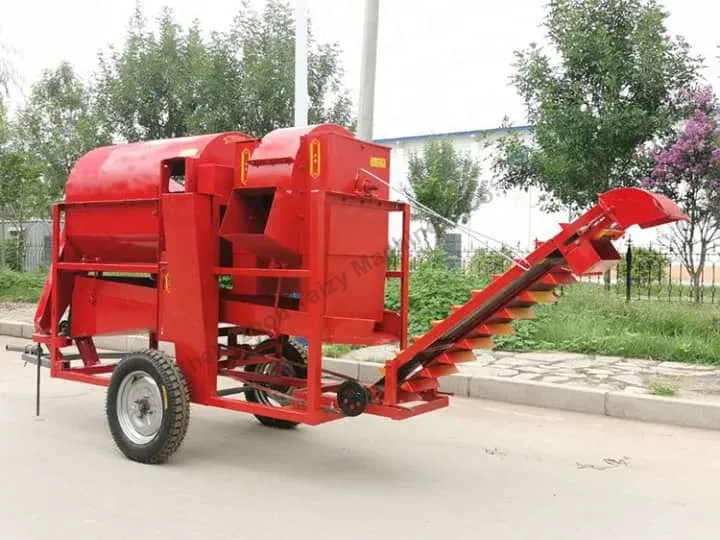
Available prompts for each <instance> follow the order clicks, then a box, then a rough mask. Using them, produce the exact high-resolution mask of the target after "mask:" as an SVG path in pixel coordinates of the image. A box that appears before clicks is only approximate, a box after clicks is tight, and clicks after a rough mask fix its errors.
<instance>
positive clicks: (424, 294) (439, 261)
mask: <svg viewBox="0 0 720 540" xmlns="http://www.w3.org/2000/svg"><path fill="white" fill-rule="evenodd" d="M413 262H414V265H413V270H412V272H411V273H410V295H409V305H410V322H409V332H410V335H411V336H414V335H418V334H422V333H425V332H427V331H428V330H429V329H430V328H431V323H432V321H436V320H440V319H444V318H445V317H447V315H448V314H449V313H450V309H451V308H452V306H454V305H457V304H464V303H465V302H467V301H468V300H469V299H470V293H471V292H472V291H473V290H474V289H480V288H482V287H484V286H485V285H486V284H487V283H488V280H487V279H483V278H481V277H478V276H473V275H467V274H463V273H462V272H459V271H456V270H451V269H450V268H448V265H447V260H446V256H445V254H444V253H443V252H442V251H440V250H435V251H428V252H426V253H424V254H422V255H420V256H419V257H417V258H416V259H415V261H413ZM385 306H386V308H387V309H391V310H395V311H397V310H399V309H400V282H399V280H390V281H389V282H388V286H387V287H386V290H385Z"/></svg>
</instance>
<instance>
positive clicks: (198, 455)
mask: <svg viewBox="0 0 720 540" xmlns="http://www.w3.org/2000/svg"><path fill="white" fill-rule="evenodd" d="M354 421H356V422H363V423H364V419H356V420H354ZM346 428H347V426H341V425H339V424H338V425H334V424H332V423H330V424H326V425H321V426H305V425H301V426H298V427H297V428H295V429H291V430H279V429H274V428H268V427H265V426H262V425H260V424H259V423H257V422H256V421H255V419H253V418H251V417H248V418H237V416H234V415H232V416H229V418H220V417H217V416H215V415H214V416H213V417H212V418H208V417H204V418H202V421H201V422H200V421H199V422H197V423H195V424H194V425H193V424H192V422H191V428H190V430H189V431H188V435H187V438H186V440H185V444H184V445H183V447H182V448H181V449H180V450H179V451H178V453H177V455H176V456H175V457H174V459H172V460H171V461H170V462H169V463H168V465H169V466H172V467H185V466H198V465H204V464H207V465H212V467H213V468H214V469H215V468H217V467H220V468H227V469H232V470H233V471H234V472H235V473H237V472H238V471H239V470H246V471H253V472H262V473H263V474H269V475H275V476H278V477H287V476H292V477H295V478H304V479H308V480H309V479H312V481H313V483H317V482H318V481H321V482H322V483H327V484H330V483H331V484H335V483H345V482H348V481H360V482H362V483H367V482H375V481H377V482H387V481H388V480H391V481H392V482H393V483H396V484H400V485H402V484H403V483H404V481H405V480H407V481H412V483H414V484H416V483H417V481H418V470H417V468H415V467H413V466H412V465H410V464H409V463H408V462H407V461H405V462H397V461H392V460H388V459H387V457H386V456H384V455H383V454H382V453H381V452H380V451H378V450H377V449H376V448H375V447H374V446H373V444H372V439H369V438H367V437H360V436H358V435H355V436H352V438H351V439H348V438H346V437H345V438H344V436H347V434H348V432H347V430H346ZM338 431H342V433H337V432H338ZM380 437H387V431H386V430H385V429H381V430H378V432H377V439H379V438H380ZM401 441H402V436H401V435H398V443H401Z"/></svg>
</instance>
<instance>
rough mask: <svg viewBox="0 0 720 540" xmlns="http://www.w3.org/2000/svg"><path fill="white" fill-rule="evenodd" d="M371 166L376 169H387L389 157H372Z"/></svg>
mask: <svg viewBox="0 0 720 540" xmlns="http://www.w3.org/2000/svg"><path fill="white" fill-rule="evenodd" d="M370 166H371V167H375V168H376V169H387V159H385V158H381V157H371V158H370Z"/></svg>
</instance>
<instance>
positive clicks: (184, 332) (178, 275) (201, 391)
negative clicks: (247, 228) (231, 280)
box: [158, 193, 218, 403]
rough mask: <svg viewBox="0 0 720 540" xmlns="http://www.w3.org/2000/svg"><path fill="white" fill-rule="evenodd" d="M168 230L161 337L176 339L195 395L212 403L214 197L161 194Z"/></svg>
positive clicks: (215, 293) (215, 287)
mask: <svg viewBox="0 0 720 540" xmlns="http://www.w3.org/2000/svg"><path fill="white" fill-rule="evenodd" d="M161 207H162V219H163V230H164V233H165V253H164V257H163V263H161V265H162V266H163V267H164V269H163V271H162V273H161V284H162V286H161V292H160V306H159V307H160V309H159V320H158V337H159V339H161V340H163V341H170V342H173V343H174V344H175V355H176V358H177V362H178V365H179V366H180V368H181V369H182V370H183V373H184V374H185V377H186V378H187V381H188V385H189V386H190V395H191V399H192V400H193V401H194V402H196V403H208V402H209V400H210V398H211V397H212V396H213V395H214V394H215V388H216V381H217V325H218V282H217V279H216V278H215V276H214V275H213V273H212V267H213V266H214V265H215V264H216V260H217V253H216V251H217V250H216V247H215V246H216V242H215V241H214V238H213V234H212V210H211V199H210V197H208V196H205V195H197V194H192V193H175V194H167V195H163V197H162V203H161Z"/></svg>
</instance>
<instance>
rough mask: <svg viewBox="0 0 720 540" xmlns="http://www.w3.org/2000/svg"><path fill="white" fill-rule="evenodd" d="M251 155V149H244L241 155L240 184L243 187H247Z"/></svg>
mask: <svg viewBox="0 0 720 540" xmlns="http://www.w3.org/2000/svg"><path fill="white" fill-rule="evenodd" d="M251 155H252V154H251V152H250V149H249V148H244V149H243V151H242V152H241V153H240V183H241V184H242V185H247V166H248V161H250V156H251Z"/></svg>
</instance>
